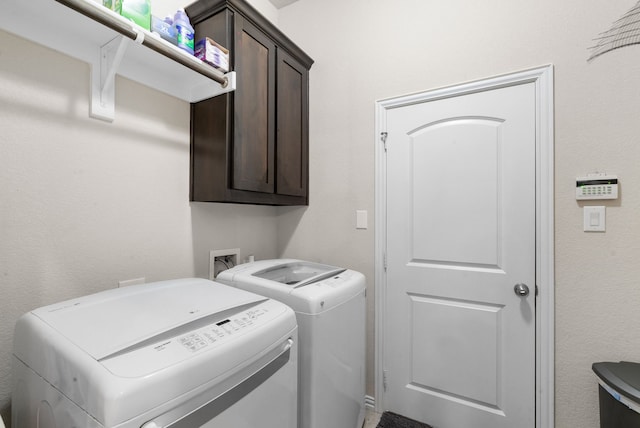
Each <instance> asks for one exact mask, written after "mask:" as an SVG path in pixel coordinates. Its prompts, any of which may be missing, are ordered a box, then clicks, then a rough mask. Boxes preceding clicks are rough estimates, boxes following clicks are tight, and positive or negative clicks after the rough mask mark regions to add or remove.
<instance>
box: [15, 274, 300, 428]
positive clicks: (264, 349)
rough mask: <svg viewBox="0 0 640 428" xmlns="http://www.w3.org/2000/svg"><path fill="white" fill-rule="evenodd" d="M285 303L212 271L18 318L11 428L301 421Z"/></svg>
mask: <svg viewBox="0 0 640 428" xmlns="http://www.w3.org/2000/svg"><path fill="white" fill-rule="evenodd" d="M297 371H298V366H297V325H296V319H295V314H294V312H293V311H292V310H291V309H290V308H289V307H287V306H286V305H284V304H282V303H280V302H277V301H275V300H272V299H267V298H265V297H262V296H258V295H256V294H253V293H249V292H246V291H243V290H238V289H236V288H232V287H228V286H226V285H222V284H218V283H215V282H212V281H208V280H204V279H181V280H173V281H163V282H157V283H149V284H144V285H138V286H131V287H126V288H118V289H113V290H109V291H105V292H102V293H98V294H94V295H90V296H85V297H81V298H78V299H73V300H69V301H66V302H62V303H58V304H54V305H50V306H46V307H42V308H39V309H36V310H34V311H31V312H28V313H27V314H25V315H23V316H22V317H21V318H20V319H19V320H18V322H17V324H16V328H15V335H14V348H13V379H14V384H13V395H12V427H13V428H54V427H65V428H72V427H77V428H105V427H109V428H115V427H117V428H133V427H136V428H140V427H141V428H160V427H162V428H169V427H171V428H179V427H182V428H196V427H207V428H230V427H233V428H255V427H268V428H282V427H287V428H296V427H297V408H296V407H297Z"/></svg>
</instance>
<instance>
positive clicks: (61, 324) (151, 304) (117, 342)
mask: <svg viewBox="0 0 640 428" xmlns="http://www.w3.org/2000/svg"><path fill="white" fill-rule="evenodd" d="M261 300H264V298H263V297H261V296H257V295H255V294H252V293H247V292H245V291H242V290H237V289H234V288H231V287H226V286H223V285H221V284H216V283H213V282H211V281H207V280H203V279H198V278H190V279H180V280H173V281H163V282H158V283H154V284H143V285H140V286H131V287H126V288H116V289H113V290H108V291H105V292H102V293H97V294H93V295H90V296H84V297H80V298H77V299H73V300H68V301H66V302H61V303H58V304H53V305H50V306H45V307H42V308H39V309H36V310H34V311H32V314H33V315H35V316H36V317H38V318H40V319H41V320H42V322H44V323H45V324H47V325H49V326H50V327H51V328H52V329H53V330H55V331H57V332H58V333H59V334H60V335H61V336H63V337H65V338H66V339H68V340H69V341H70V342H72V343H74V344H75V345H76V346H77V347H78V348H80V349H82V350H83V351H84V352H86V353H88V354H89V355H91V356H92V357H93V358H94V359H96V360H101V359H103V358H106V357H109V356H111V355H114V354H117V353H120V352H123V351H125V350H127V349H129V348H131V347H134V346H139V345H140V344H141V343H146V342H148V341H150V340H154V339H155V338H159V337H160V336H162V335H167V334H170V335H171V334H172V333H174V332H175V331H176V329H184V328H185V327H187V328H188V326H189V325H190V324H192V323H194V322H196V321H198V320H202V319H206V318H208V317H209V316H212V315H216V314H218V315H220V316H223V315H224V312H226V311H228V310H231V309H234V308H238V307H241V306H244V305H248V304H251V303H256V302H259V301H261ZM158 340H160V339H158Z"/></svg>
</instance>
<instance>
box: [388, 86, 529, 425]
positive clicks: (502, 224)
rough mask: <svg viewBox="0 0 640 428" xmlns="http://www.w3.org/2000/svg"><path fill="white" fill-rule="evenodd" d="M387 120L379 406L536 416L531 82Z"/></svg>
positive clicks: (521, 421)
mask: <svg viewBox="0 0 640 428" xmlns="http://www.w3.org/2000/svg"><path fill="white" fill-rule="evenodd" d="M386 132H387V141H386V147H387V153H386V162H387V164H386V168H387V169H386V171H387V173H386V179H387V182H386V259H387V270H386V290H385V293H386V299H385V302H384V304H385V312H384V326H383V329H384V344H383V350H382V354H383V370H384V374H385V376H384V377H385V382H384V383H385V389H384V397H383V403H384V404H383V405H384V408H385V410H392V411H394V412H397V413H400V414H403V415H406V416H408V417H411V418H414V419H417V420H421V421H424V422H426V423H428V424H430V425H432V426H434V427H436V428H501V427H504V428H514V427H518V428H526V427H531V428H533V427H534V426H535V418H536V409H535V403H536V395H535V389H536V371H535V370H536V343H535V340H536V330H535V329H536V319H535V317H536V310H535V301H536V297H535V284H536V88H535V83H532V82H529V83H521V84H515V85H508V86H503V87H499V88H494V89H492V90H485V91H479V92H472V93H468V94H462V95H459V94H458V95H454V96H448V97H440V98H438V97H436V98H432V99H429V100H427V101H425V102H417V103H413V104H410V105H405V106H402V107H399V108H395V109H390V110H389V111H388V112H387V116H386ZM518 284H522V285H520V286H518V287H519V291H517V290H515V289H514V288H515V287H516V285H518ZM527 288H528V290H529V292H528V294H526V289H527ZM520 293H522V294H520Z"/></svg>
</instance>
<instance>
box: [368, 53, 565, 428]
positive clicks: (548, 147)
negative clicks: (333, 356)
mask: <svg viewBox="0 0 640 428" xmlns="http://www.w3.org/2000/svg"><path fill="white" fill-rule="evenodd" d="M526 83H534V84H535V91H536V179H535V183H536V238H535V239H536V268H535V269H536V411H535V414H536V428H554V417H555V409H554V399H555V395H554V390H555V382H554V363H555V359H554V340H555V338H554V329H555V319H554V308H555V303H554V294H555V280H554V259H555V256H554V217H553V215H554V157H553V156H554V121H553V119H554V110H553V65H546V66H542V67H537V68H532V69H528V70H524V71H519V72H515V73H509V74H505V75H501V76H496V77H491V78H488V79H482V80H477V81H472V82H468V83H463V84H459V85H452V86H447V87H444V88H439V89H434V90H429V91H425V92H420V93H415V94H410V95H404V96H399V97H394V98H387V99H383V100H379V101H376V118H375V314H376V317H375V372H374V376H375V396H376V397H380V399H379V400H378V399H375V401H374V402H375V409H376V411H378V412H382V411H384V410H385V409H384V403H383V402H382V401H383V400H382V397H383V396H384V376H385V374H384V361H383V349H384V346H383V345H384V340H385V338H384V323H385V302H386V273H385V264H386V248H387V243H386V223H387V213H386V204H387V197H386V181H387V180H386V179H387V166H386V156H385V150H386V149H385V142H384V139H385V138H383V135H384V133H385V132H386V130H387V123H386V114H387V111H388V110H391V109H395V108H399V107H403V106H407V105H411V104H416V103H421V102H426V101H434V100H437V99H442V98H449V97H453V96H460V95H468V94H472V93H475V92H481V91H487V90H492V89H499V88H502V87H507V86H514V85H521V84H526Z"/></svg>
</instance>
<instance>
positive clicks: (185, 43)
mask: <svg viewBox="0 0 640 428" xmlns="http://www.w3.org/2000/svg"><path fill="white" fill-rule="evenodd" d="M173 25H174V26H175V29H176V37H177V42H178V47H179V48H180V49H182V50H184V51H186V52H188V53H190V54H191V55H193V45H194V36H195V34H194V31H193V27H192V26H191V22H189V17H188V16H187V13H186V12H185V11H184V9H178V11H177V12H176V14H175V15H174V17H173Z"/></svg>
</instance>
